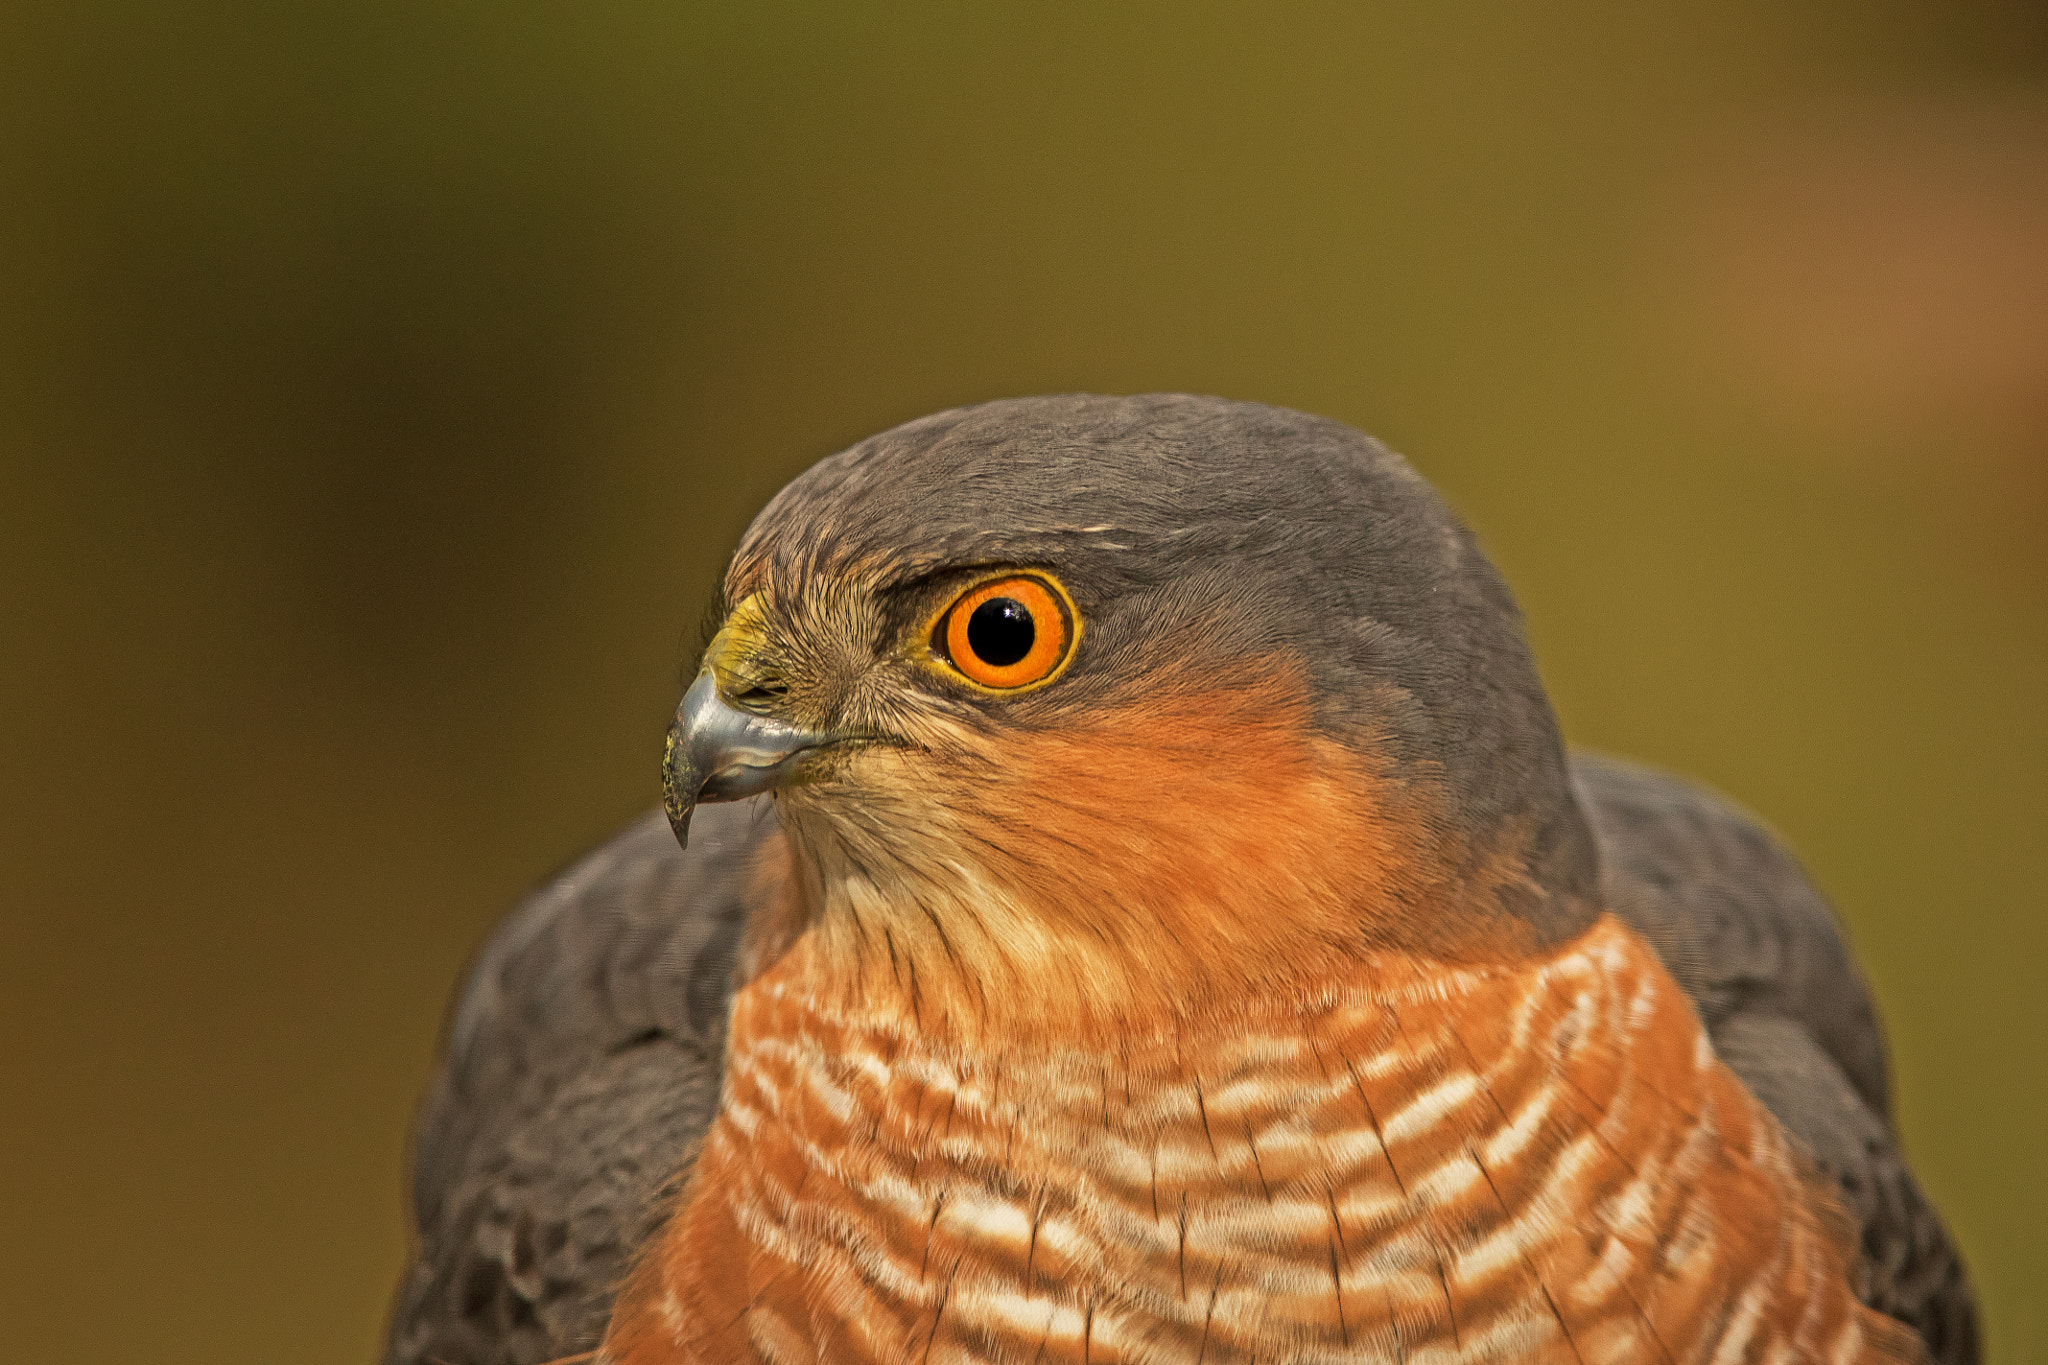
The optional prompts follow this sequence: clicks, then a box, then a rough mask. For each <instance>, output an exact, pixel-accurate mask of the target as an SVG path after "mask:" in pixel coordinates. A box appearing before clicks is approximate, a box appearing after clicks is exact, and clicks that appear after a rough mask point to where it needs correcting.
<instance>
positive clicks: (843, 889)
mask: <svg viewBox="0 0 2048 1365" xmlns="http://www.w3.org/2000/svg"><path fill="white" fill-rule="evenodd" d="M725 602H726V607H725V612H724V617H723V622H722V624H721V626H720V628H719V629H718V631H717V634H716V636H715V637H714V638H713V640H712V642H711V644H710V647H709V648H708V649H707V650H706V652H705V656H704V660H703V664H702V668H701V670H700V672H699V673H698V674H697V676H696V679H695V681H694V682H693V683H692V684H691V685H690V687H689V689H688V692H687V694H686V695H685V697H684V699H683V702H682V705H681V706H680V708H679V709H678V711H677V714H676V719H675V724H674V726H673V728H672V729H671V731H670V734H669V740H668V751H667V757H666V762H665V768H664V777H665V787H666V796H667V806H668V812H669V816H670V819H671V821H672V822H673V824H674V825H675V828H676V832H677V835H678V837H680V838H683V839H685V841H687V837H688V828H689V822H690V817H691V812H692V811H693V809H694V808H695V806H696V805H697V804H698V803H700V802H706V801H720V800H735V799H740V798H744V797H749V796H757V795H762V794H765V793H773V795H774V798H775V802H776V813H777V816H778V818H779V820H780V822H781V824H782V827H783V829H784V831H785V833H786V834H787V836H788V846H789V850H790V857H791V860H792V863H793V868H792V871H793V874H794V877H793V884H794V886H795V887H796V891H795V893H794V894H795V896H796V899H797V901H798V902H799V903H800V905H801V911H800V917H801V919H802V921H803V925H804V927H805V928H806V929H807V930H815V933H812V934H809V935H808V936H809V937H810V938H811V939H812V940H813V944H812V948H811V952H812V955H813V957H815V958H816V959H817V962H818V964H822V965H821V966H820V969H821V970H831V971H835V972H837V973H839V974H840V976H841V977H842V978H843V979H844V980H845V981H846V982H848V983H863V984H861V985H860V989H863V990H866V989H868V988H869V987H871V986H873V984H874V983H875V982H877V981H886V982H890V983H893V986H892V987H891V989H900V988H902V987H903V986H904V982H905V977H906V973H908V972H910V971H911V970H912V969H914V970H915V972H917V973H922V975H921V977H919V976H916V975H914V974H913V975H911V978H910V979H911V980H912V981H913V982H919V983H921V984H917V985H915V986H914V987H913V989H914V990H915V991H916V992H917V993H918V994H919V995H920V996H922V997H931V998H938V997H943V998H944V999H946V1000H947V1001H948V1002H949V1004H948V1006H947V1008H949V1009H953V1010H956V1011H957V1012H960V1013H964V1014H974V1015H978V1016H980V1017H984V1018H985V1017H988V1016H990V1015H992V1014H1004V1015H1006V1016H1012V1022H1014V1017H1015V1016H1020V1015H1032V1016H1034V1017H1037V1018H1039V1019H1041V1020H1043V1019H1049V1018H1053V1017H1060V1018H1065V1019H1069V1020H1091V1021H1097V1022H1100V1021H1105V1020H1114V1019H1118V1018H1128V1017H1130V1016H1132V1015H1134V1014H1145V1015H1151V1014H1155V1013H1157V1012H1159V1011H1162V1010H1163V1011H1168V1012H1174V1011H1182V1012H1184V1011H1187V1010H1190V1009H1200V1008H1202V1007H1203V1002H1205V1001H1208V1000H1212V999H1217V998H1221V997H1222V996H1224V995H1229V996H1241V995H1242V994H1243V993H1244V992H1245V991H1246V989H1247V987H1250V988H1251V989H1252V990H1254V991H1257V990H1259V989H1264V988H1270V989H1275V990H1281V989H1293V990H1303V989H1312V988H1313V983H1314V982H1315V981H1317V980H1320V979H1326V978H1328V976H1329V974H1330V973H1331V972H1332V971H1333V970H1335V969H1336V968H1337V967H1338V966H1340V965H1341V964H1344V963H1347V962H1355V961H1357V960H1359V959H1360V958H1361V957H1363V956H1367V955H1370V954H1372V953H1375V952H1404V953H1412V954H1422V955H1427V956H1434V957H1441V958H1450V959H1458V960H1474V959H1487V958H1499V957H1508V956H1515V955H1520V954H1526V953H1528V952H1532V951H1537V950H1540V949H1541V948H1543V947H1544V946H1546V945H1548V944H1551V943H1554V942H1556V941H1558V940H1560V939H1561V938H1563V937H1565V936H1567V935H1569V934H1571V933H1573V932H1576V930H1577V929H1579V928H1581V927H1583V926H1584V925H1585V924H1586V923H1588V922H1589V921H1590V918H1591V916H1592V914H1593V913H1594V911H1593V909H1592V903H1593V895H1592V891H1593V882H1594V879H1595V861H1594V853H1593V845H1592V840H1591V837H1590V835H1589V833H1588V830H1587V827H1586V824H1585V822H1584V820H1583V818H1582V816H1581V814H1580V812H1579V810H1578V808H1577V806H1576V805H1575V803H1574V801H1573V798H1572V796H1571V793H1570V789H1569V787H1568V784H1567V781H1566V774H1565V765H1564V758H1563V752H1562V747H1561V744H1560V742H1559V738H1558V733H1557V727H1556V724H1555V721H1554V719H1553V717H1552V714H1551V711H1550V708H1549V705H1548V703H1547V701H1546V700H1545V698H1544V696H1543V692H1542V688H1541V686H1540V684H1539V682H1538V681H1537V678H1536V674H1535V671H1534V668H1533V665H1532V664H1531V661H1530V658H1529V655H1528V651H1527V649H1526V647H1525V645H1524V643H1523V640H1522V632H1521V626H1520V618H1519V615H1518V613H1517V611H1516V608H1515V606H1514V603H1513V600H1512V598H1511V597H1510V595H1509V593H1508V591H1507V589H1506V587H1505V586H1504V585H1503V583H1502V582H1501V580H1500V578H1499V576H1498V575H1497V574H1496V573H1495V571H1494V570H1493V568H1492V566H1491V565H1490V564H1489V563H1488V562H1487V561H1486V559H1485V557H1484V555H1483V554H1482V553H1481V552H1480V550H1479V549H1478V547H1477V546H1476V544H1475V542H1474V541H1473V539H1472V537H1471V535H1470V534H1469V533H1468V532H1467V531H1466V530H1465V529H1464V528H1463V527H1462V526H1461V525H1459V524H1458V522H1457V521H1456V519H1455V518H1454V517H1453V516H1452V515H1451V514H1450V512H1449V511H1448V510H1447V509H1446V508H1445V506H1444V505H1443V503H1442V502H1441V500H1440V499H1438V497H1437V496H1436V495H1435V494H1434V493H1433V492H1432V491H1431V490H1430V489H1429V487H1428V486H1427V485H1426V484H1425V483H1424V482H1423V480H1422V479H1421V478H1420V477H1419V476H1418V475H1416V474H1415V473H1414V471H1413V470H1411V469H1410V468H1409V467H1408V466H1407V464H1406V463H1404V462H1403V461H1402V460H1401V459H1400V458H1399V457H1398V456H1396V455H1394V454H1392V453H1391V452H1389V451H1387V450H1386V449H1385V448H1384V447H1382V446H1380V445H1379V444H1377V443H1376V442H1374V441H1372V440H1370V439H1369V438H1367V437H1365V436H1363V435H1361V434H1360V433H1358V432H1356V431H1354V430H1352V429H1350V428H1348V427H1345V426H1343V425H1341V424H1338V423H1335V422H1331V421H1327V420H1323V419H1319V418H1313V417H1308V416H1304V415H1302V414H1299V413H1294V412H1288V411H1284V410H1280V409H1274V408H1268V407H1263V406H1259V405H1255V404H1245V403H1231V402H1224V401H1221V400H1216V399H1208V398H1197V397H1188V396H1180V395H1150V396H1141V397H1132V398H1101V397H1091V396H1062V397H1052V398H1037V399H1024V400H1015V401H1008V402H998V403H990V404H986V405H983V406H979V407H973V408H966V409H960V410H955V411H951V412H945V413H940V414H937V415H935V416H932V417H927V418H924V419H922V420H919V421H916V422H912V423H909V424H907V425H905V426H902V427H898V428H896V429H894V430H892V431H889V432H885V433H883V434H881V435H879V436H876V437H873V438H871V439H869V440H867V441H864V442H862V443H860V444H859V445H856V446H854V447H853V448H851V449H849V450H847V451H844V452H842V453H841V454H838V455H835V456H832V457H830V458H828V459H826V460H824V461H822V462H821V463H819V464H818V465H816V466H815V467H814V468H812V469H811V470H810V471H809V472H807V473H806V474H804V475H803V476H801V477H800V478H798V479H797V480H796V481H795V482H793V483H791V484H790V485H789V486H788V487H787V488H785V489H784V490H783V491H782V492H781V493H780V494H779V495H778V496H777V497H776V498H775V499H774V500H773V501H772V502H771V503H770V504H769V505H768V507H767V508H766V509H765V510H763V512H762V513H761V514H760V516H759V517H758V518H757V519H756V520H755V522H754V523H753V525H752V527H751V528H750V529H749V530H748V532H747V533H746V536H745V537H744V539H743V540H742V543H741V545H740V547H739V549H738V551H737V553H736V554H735V556H734V559H733V561H732V564H731V567H730V569H729V571H728V573H727V576H726V580H725Z"/></svg>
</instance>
